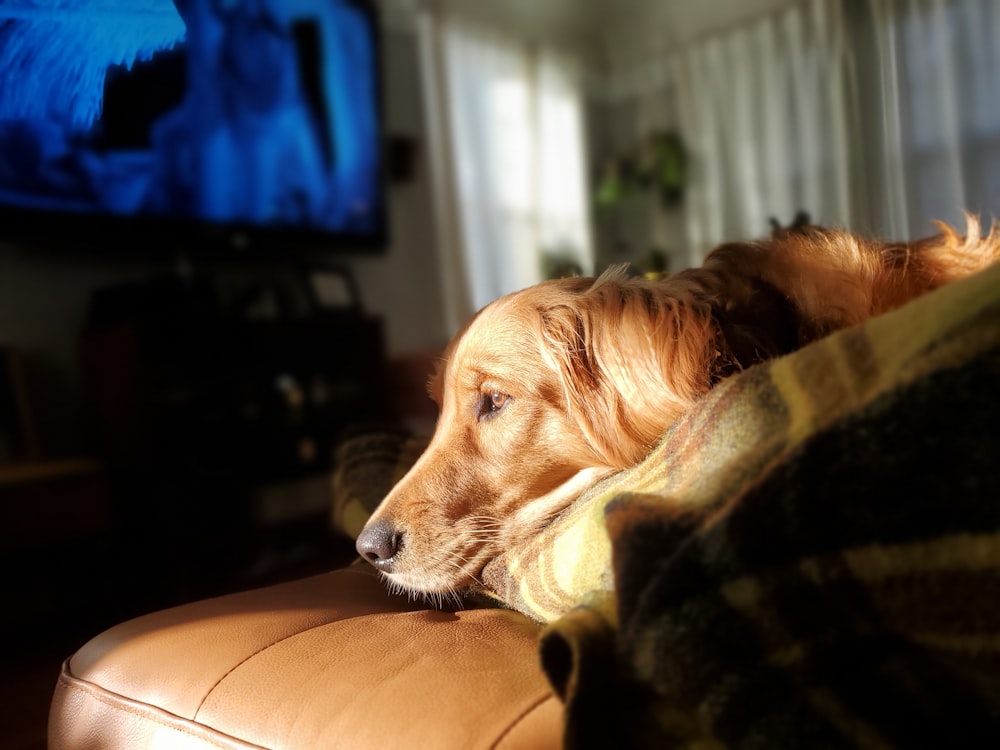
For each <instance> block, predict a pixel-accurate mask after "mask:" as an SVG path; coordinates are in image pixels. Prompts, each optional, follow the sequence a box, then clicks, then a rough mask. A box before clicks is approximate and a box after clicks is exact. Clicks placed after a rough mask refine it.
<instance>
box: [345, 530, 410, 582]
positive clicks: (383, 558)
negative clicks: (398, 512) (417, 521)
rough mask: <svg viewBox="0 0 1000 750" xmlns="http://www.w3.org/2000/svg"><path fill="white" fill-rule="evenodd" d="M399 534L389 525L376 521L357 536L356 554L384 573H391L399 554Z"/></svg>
mask: <svg viewBox="0 0 1000 750" xmlns="http://www.w3.org/2000/svg"><path fill="white" fill-rule="evenodd" d="M400 538H401V536H400V534H399V532H398V531H396V529H395V528H394V527H393V525H392V524H391V523H388V522H386V521H376V522H375V523H370V524H368V525H367V526H365V527H364V528H363V529H362V530H361V533H360V534H358V542H357V544H356V545H355V546H356V547H357V550H358V554H359V555H361V556H362V557H363V558H365V560H367V561H368V562H370V563H371V564H372V565H374V566H375V567H376V568H378V569H379V570H381V571H382V572H384V573H391V572H392V564H393V562H394V558H395V557H396V553H397V552H399V543H400Z"/></svg>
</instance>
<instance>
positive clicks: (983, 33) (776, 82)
mask: <svg viewBox="0 0 1000 750" xmlns="http://www.w3.org/2000/svg"><path fill="white" fill-rule="evenodd" d="M998 61H1000V3H997V2H995V0H867V1H866V2H856V1H853V0H802V1H801V2H794V3H792V4H791V5H790V6H789V7H788V8H786V9H785V10H783V11H782V12H780V13H777V14H773V15H770V16H767V17H765V18H763V19H760V20H759V21H756V22H755V23H753V24H751V25H749V26H747V27H744V28H741V29H737V30H734V31H731V32H729V33H726V34H724V35H719V36H715V37H712V38H708V39H705V40H702V41H700V42H698V43H696V44H692V45H690V46H689V47H688V48H687V49H686V50H684V51H683V52H681V53H680V54H678V55H677V56H676V59H675V64H676V80H677V88H678V105H679V109H680V115H681V124H682V129H683V132H684V134H685V137H686V140H687V142H688V145H689V148H690V150H691V153H692V156H693V159H692V162H693V165H694V171H693V174H692V181H691V188H690V190H689V193H688V195H689V200H688V205H687V213H686V220H687V231H688V233H689V235H690V243H689V244H690V247H691V248H692V257H691V258H690V260H691V262H693V263H697V262H700V260H701V258H702V257H703V255H704V253H705V252H706V251H707V250H708V249H710V248H711V247H712V246H713V245H715V244H718V243H719V242H722V241H724V240H729V239H734V238H741V237H755V236H760V235H763V234H766V233H767V231H768V229H769V224H768V222H769V219H770V218H771V217H775V218H777V219H778V220H780V221H781V222H783V223H784V222H787V221H789V220H791V219H792V218H793V216H794V215H795V213H796V212H797V211H799V210H804V211H806V212H808V213H809V215H810V217H811V218H812V219H813V221H817V222H821V223H825V224H829V225H836V226H842V227H847V228H851V229H856V230H861V231H869V232H874V233H877V234H882V235H885V236H892V237H896V238H905V237H915V236H921V235H925V234H928V233H929V232H930V231H931V230H932V225H931V220H932V219H942V220H946V221H950V222H953V223H958V224H959V225H961V224H962V223H963V219H962V210H963V209H966V208H967V209H970V210H973V211H975V212H978V213H981V214H982V215H983V216H984V218H986V219H989V218H991V216H992V214H994V213H995V212H996V209H997V205H998V200H1000V96H998V94H1000V91H998V84H997V81H1000V65H998Z"/></svg>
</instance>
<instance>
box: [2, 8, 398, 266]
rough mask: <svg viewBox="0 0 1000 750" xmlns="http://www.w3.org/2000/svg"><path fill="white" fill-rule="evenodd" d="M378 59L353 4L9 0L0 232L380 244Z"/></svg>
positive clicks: (236, 243) (194, 244) (88, 238)
mask: <svg viewBox="0 0 1000 750" xmlns="http://www.w3.org/2000/svg"><path fill="white" fill-rule="evenodd" d="M380 71H381V67H380V48H379V33H378V18H377V15H376V12H375V8H374V5H373V4H372V3H369V2H362V1H361V0H0V239H2V238H3V237H4V235H5V234H15V233H17V231H18V230H21V231H22V233H24V232H26V233H28V234H30V235H31V236H30V237H28V238H27V239H29V240H31V239H34V240H37V241H39V242H42V241H44V240H45V236H46V235H47V233H48V230H49V229H50V228H54V227H59V228H60V229H61V230H62V234H63V236H65V230H66V229H67V228H70V227H74V226H75V227H78V228H79V231H78V232H75V233H74V241H75V242H77V243H80V244H95V245H100V244H109V243H112V244H113V243H115V242H116V241H119V242H120V241H124V242H126V243H129V245H130V246H132V247H135V246H136V245H135V243H140V245H142V246H145V247H152V246H154V245H157V244H169V245H174V246H175V247H174V248H172V249H176V250H181V251H183V250H214V249H224V250H227V251H228V250H241V249H242V250H247V251H254V250H263V251H265V252H269V251H272V250H274V249H276V248H277V249H279V250H286V249H307V250H309V249H320V250H322V249H324V248H327V247H329V248H335V247H336V248H377V247H380V246H381V245H382V243H383V242H384V238H385V232H386V227H385V195H384V187H385V185H384V164H383V155H384V149H383V123H382V108H381V72H380ZM57 218H58V220H56V219H57ZM20 239H25V238H23V237H22V238H20ZM137 249H138V248H137Z"/></svg>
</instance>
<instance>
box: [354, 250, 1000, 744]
mask: <svg viewBox="0 0 1000 750" xmlns="http://www.w3.org/2000/svg"><path fill="white" fill-rule="evenodd" d="M400 445H412V444H411V443H407V442H406V441H400ZM404 452H405V451H397V452H396V453H394V454H392V455H393V456H395V458H394V459H390V458H389V457H388V456H389V453H385V454H384V455H383V465H382V467H381V469H380V470H379V472H378V473H379V475H380V476H386V477H388V476H390V475H391V474H392V473H393V472H395V473H396V474H397V475H398V474H399V473H400V471H401V469H402V468H405V466H402V465H403V464H406V462H407V461H408V460H410V458H411V456H412V453H411V454H409V456H403V453H404ZM394 461H395V463H394ZM361 504H362V505H364V503H361ZM362 515H363V514H362ZM483 582H484V584H485V586H486V588H487V589H488V593H489V594H490V595H491V596H493V597H494V598H495V599H497V600H499V601H500V602H502V603H504V604H505V605H506V606H509V607H511V608H514V609H517V610H519V611H521V612H524V613H525V614H527V615H528V616H530V617H532V618H534V619H536V620H538V621H541V622H543V623H546V627H545V629H544V631H543V634H542V641H541V655H542V663H543V666H544V667H545V669H546V671H547V673H548V675H549V677H550V680H551V681H552V683H553V685H554V687H555V689H556V690H557V691H558V692H559V694H560V695H561V696H562V698H563V700H564V701H565V703H566V709H567V711H566V716H567V727H566V745H567V747H574V748H588V747H685V748H687V747H689V748H699V750H701V749H704V748H716V747H730V746H734V747H735V746H740V747H757V746H760V747H810V748H813V747H897V746H902V747H906V746H921V747H924V746H927V747H930V746H943V747H950V746H956V744H961V742H962V737H969V738H971V737H975V738H976V742H977V743H979V744H982V743H983V742H985V744H982V746H996V747H1000V265H998V266H996V267H994V268H992V269H989V270H987V271H985V272H983V273H980V274H978V275H977V276H974V277H972V278H970V279H968V280H966V281H963V282H960V283H957V284H953V285H950V286H948V287H945V288H943V289H941V290H939V291H937V292H935V293H933V294H931V295H928V296H926V297H924V298H922V299H920V300H917V301H916V302H913V303H911V304H910V305H908V306H906V307H905V308H903V309H901V310H898V311H896V312H894V313H891V314H889V315H885V316H882V317H880V318H877V319H875V320H871V321H869V322H868V323H867V324H865V325H864V326H861V327H858V328H855V329H851V330H848V331H843V332H840V333H838V334H835V335H833V336H830V337H828V338H826V339H824V340H822V341H820V342H817V343H816V344H813V345H811V346H809V347H807V348H806V349H803V350H801V351H799V352H796V353H795V354H793V355H790V356H788V357H784V358H782V359H779V360H775V361H772V362H770V363H767V364H765V365H762V366H757V367H754V368H751V369H749V370H747V371H746V372H744V373H742V374H740V375H738V376H735V377H732V378H730V379H728V380H726V381H724V382H723V383H721V384H720V385H719V386H718V387H716V388H715V389H714V390H713V391H712V392H711V393H710V394H709V395H708V396H707V397H706V398H705V399H704V400H703V401H702V402H701V403H700V405H699V406H698V408H696V409H695V410H694V411H692V412H691V413H689V414H688V415H687V416H685V417H684V418H683V419H681V420H680V421H679V422H678V423H677V424H675V425H674V426H673V427H672V428H671V429H670V430H669V431H668V432H667V434H666V435H665V436H664V438H663V440H662V441H661V443H660V444H659V446H658V447H657V448H656V449H655V450H654V451H653V452H652V453H651V454H650V456H649V457H648V458H647V459H646V460H645V461H643V462H642V463H641V464H639V465H638V466H636V467H634V468H632V469H630V470H628V471H625V472H621V473H620V474H617V475H615V476H613V477H610V478H608V479H606V480H604V481H603V482H602V483H600V484H598V485H596V486H595V487H593V488H592V489H591V490H590V491H589V492H587V493H586V494H585V495H584V496H582V497H581V498H580V499H579V500H578V501H577V502H576V503H575V504H574V505H573V506H572V507H570V508H569V509H568V510H567V511H566V512H565V513H563V514H562V515H561V516H560V517H559V518H557V519H556V520H555V521H554V522H553V523H552V524H551V525H550V526H549V527H548V528H547V529H546V530H545V531H544V532H543V533H542V534H541V535H539V536H537V537H535V538H534V539H532V540H530V541H528V542H527V543H526V544H525V545H523V546H522V547H521V548H518V549H512V550H509V551H508V552H507V553H506V554H505V555H504V556H503V557H502V558H499V559H497V560H494V561H493V562H492V563H491V564H490V565H489V566H488V567H487V569H486V571H485V572H484V576H483Z"/></svg>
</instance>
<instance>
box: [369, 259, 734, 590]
mask: <svg viewBox="0 0 1000 750" xmlns="http://www.w3.org/2000/svg"><path fill="white" fill-rule="evenodd" d="M681 286H683V284H682V285H681ZM678 291H680V292H681V293H678ZM717 354H718V351H717V327H716V326H714V325H713V321H712V318H711V314H710V310H709V306H708V305H707V304H705V303H703V302H698V301H696V299H695V298H694V297H693V296H692V295H690V294H685V293H683V289H680V288H679V290H678V289H675V292H674V293H673V294H666V295H665V294H662V293H661V292H660V291H659V289H658V284H657V282H651V281H646V280H643V279H627V278H625V277H624V275H623V274H621V273H609V274H606V275H604V276H602V277H601V278H600V279H598V280H597V281H596V282H595V281H594V280H593V279H564V280H559V281H551V282H545V283H543V284H540V285H537V286H534V287H531V288H529V289H526V290H524V291H521V292H518V293H515V294H513V295H510V296H507V297H504V298H502V299H500V300H498V301H497V302H494V303H493V304H491V305H489V306H488V307H486V308H485V309H484V310H482V311H481V312H480V313H479V314H478V315H477V316H476V317H475V318H473V319H472V320H471V321H470V322H469V323H468V324H467V325H466V327H465V329H464V330H463V331H461V332H460V333H459V334H458V335H457V336H456V337H455V338H454V340H453V341H452V342H451V343H450V345H449V347H448V348H447V350H446V352H445V355H444V358H443V361H442V362H441V365H440V367H439V370H438V372H437V373H436V374H435V376H434V377H433V378H432V380H431V383H430V391H431V396H432V397H433V398H434V400H435V401H436V402H437V404H438V407H439V410H440V411H439V417H438V423H437V428H436V431H435V433H434V436H433V438H432V440H431V443H430V445H429V446H428V448H427V450H426V452H425V453H424V454H423V455H422V456H421V458H420V459H419V460H418V461H417V463H416V464H415V465H414V466H413V468H412V469H411V470H410V472H409V473H408V474H407V475H406V476H405V477H404V478H403V479H402V480H401V481H400V482H399V484H398V485H397V486H396V487H395V488H394V489H393V490H392V491H391V492H390V493H389V495H388V496H387V497H386V498H385V499H384V500H383V502H382V503H381V505H380V506H379V507H378V509H377V510H376V511H375V513H374V514H373V516H372V518H371V520H370V521H369V523H368V524H367V526H366V527H365V529H364V530H363V532H362V533H361V535H360V536H359V538H358V545H357V546H358V550H359V552H360V554H361V555H362V556H363V557H364V558H366V559H367V560H368V561H369V562H371V563H372V564H373V565H374V566H375V567H376V568H377V569H379V570H380V571H382V572H383V573H384V574H385V576H386V578H387V579H388V580H389V581H390V582H391V583H394V584H396V585H398V586H399V587H401V588H404V589H407V590H411V591H421V592H427V593H444V592H451V591H454V590H456V589H458V588H461V587H464V586H466V585H468V584H470V583H472V582H473V581H474V580H475V578H476V576H477V575H478V574H479V572H480V571H481V570H482V568H483V566H484V565H485V564H486V563H487V562H488V561H489V560H490V559H492V558H493V557H496V556H497V555H498V554H500V553H501V552H502V551H503V550H504V549H505V548H507V547H508V546H510V545H512V544H516V543H517V542H518V541H520V540H522V539H524V538H527V537H528V536H529V535H531V534H533V533H535V532H536V531H537V530H538V529H539V528H541V527H542V526H544V525H545V524H546V523H547V522H548V521H549V520H551V518H552V517H553V516H554V515H555V514H557V513H558V512H559V511H561V510H563V509H564V508H565V507H566V506H567V505H569V504H570V503H571V502H572V501H573V500H574V499H575V498H576V497H577V496H578V495H579V494H580V492H581V491H582V490H583V489H585V488H586V487H588V486H590V485H591V484H593V483H594V482H595V481H596V480H597V479H598V478H600V477H601V476H604V475H606V474H609V473H611V472H613V471H615V470H617V469H621V468H624V467H626V466H629V465H631V464H633V463H635V462H637V461H639V460H640V459H642V458H643V457H644V456H645V455H646V454H647V453H648V451H649V450H650V449H651V447H652V446H653V445H654V444H655V443H656V441H657V439H658V438H659V437H660V435H661V434H662V432H663V431H664V429H665V427H666V426H668V425H669V424H670V423H671V422H673V421H674V420H675V419H676V418H677V417H678V416H679V415H680V414H682V413H683V412H684V411H685V410H686V409H688V408H690V406H691V404H692V403H693V401H694V400H695V399H696V398H697V397H698V396H699V395H701V394H702V393H704V392H705V391H706V390H707V389H708V388H709V387H710V378H711V370H710V368H709V366H708V363H709V362H711V361H713V360H714V359H715V358H716V357H717Z"/></svg>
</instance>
